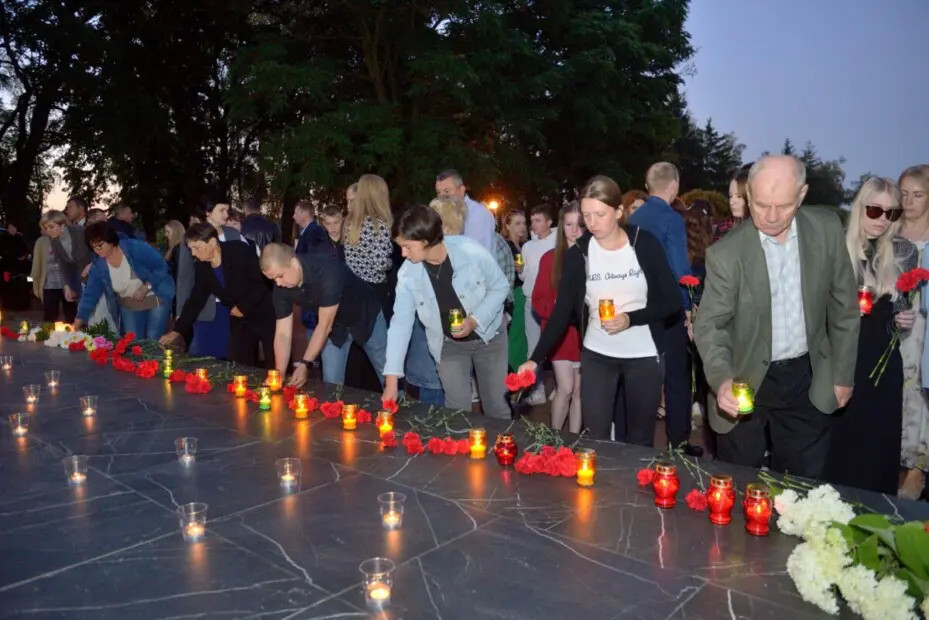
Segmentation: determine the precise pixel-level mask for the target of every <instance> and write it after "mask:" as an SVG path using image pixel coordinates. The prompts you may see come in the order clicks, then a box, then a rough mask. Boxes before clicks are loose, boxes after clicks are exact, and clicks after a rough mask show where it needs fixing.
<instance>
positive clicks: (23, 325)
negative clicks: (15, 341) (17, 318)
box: [19, 321, 29, 336]
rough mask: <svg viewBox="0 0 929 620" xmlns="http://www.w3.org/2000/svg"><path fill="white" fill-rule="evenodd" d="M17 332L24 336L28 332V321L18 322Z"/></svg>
mask: <svg viewBox="0 0 929 620" xmlns="http://www.w3.org/2000/svg"><path fill="white" fill-rule="evenodd" d="M19 334H20V335H21V336H26V335H28V334H29V322H28V321H23V322H22V323H20V324H19Z"/></svg>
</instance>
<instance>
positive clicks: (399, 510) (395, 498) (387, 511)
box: [377, 491, 406, 530]
mask: <svg viewBox="0 0 929 620" xmlns="http://www.w3.org/2000/svg"><path fill="white" fill-rule="evenodd" d="M377 502H378V504H380V505H381V524H382V525H383V526H384V529H385V530H397V529H400V527H401V526H402V525H403V505H404V504H405V503H406V495H404V494H403V493H395V492H394V491H390V492H389V493H381V494H380V495H378V496H377Z"/></svg>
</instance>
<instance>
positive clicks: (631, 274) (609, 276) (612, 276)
mask: <svg viewBox="0 0 929 620" xmlns="http://www.w3.org/2000/svg"><path fill="white" fill-rule="evenodd" d="M641 275H642V268H641V267H640V268H639V269H630V270H629V271H627V272H626V273H610V272H607V273H605V274H604V273H591V274H589V275H588V276H587V281H588V282H599V281H600V279H601V278H602V279H603V280H625V279H626V278H638V277H639V276H641Z"/></svg>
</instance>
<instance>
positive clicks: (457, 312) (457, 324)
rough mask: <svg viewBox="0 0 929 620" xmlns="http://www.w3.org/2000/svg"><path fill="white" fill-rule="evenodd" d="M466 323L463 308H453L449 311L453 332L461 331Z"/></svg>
mask: <svg viewBox="0 0 929 620" xmlns="http://www.w3.org/2000/svg"><path fill="white" fill-rule="evenodd" d="M463 323H464V310H462V309H461V308H452V309H451V310H449V311H448V326H449V328H450V329H451V330H452V331H457V330H459V329H461V325H462V324H463Z"/></svg>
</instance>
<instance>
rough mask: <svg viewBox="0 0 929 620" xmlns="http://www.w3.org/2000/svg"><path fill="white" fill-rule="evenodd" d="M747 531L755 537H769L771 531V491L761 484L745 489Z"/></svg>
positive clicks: (744, 506)
mask: <svg viewBox="0 0 929 620" xmlns="http://www.w3.org/2000/svg"><path fill="white" fill-rule="evenodd" d="M742 506H743V508H745V530H746V531H747V532H748V533H749V534H751V535H753V536H767V535H768V531H769V530H770V521H771V510H772V508H773V502H772V501H771V490H770V489H769V488H768V487H767V486H765V485H763V484H760V483H752V484H750V485H748V487H747V488H746V489H745V501H744V502H743V504H742Z"/></svg>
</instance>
